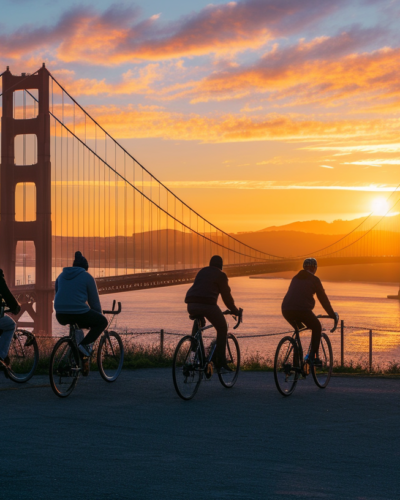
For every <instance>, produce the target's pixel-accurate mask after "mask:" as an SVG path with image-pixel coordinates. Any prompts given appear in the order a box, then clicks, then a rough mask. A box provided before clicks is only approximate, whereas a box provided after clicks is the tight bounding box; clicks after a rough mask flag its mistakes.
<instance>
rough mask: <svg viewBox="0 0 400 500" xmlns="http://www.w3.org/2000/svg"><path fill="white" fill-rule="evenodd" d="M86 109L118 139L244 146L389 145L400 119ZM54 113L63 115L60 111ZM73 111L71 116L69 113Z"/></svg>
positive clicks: (78, 122)
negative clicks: (362, 142) (309, 143)
mask: <svg viewBox="0 0 400 500" xmlns="http://www.w3.org/2000/svg"><path fill="white" fill-rule="evenodd" d="M86 110H87V111H88V112H89V113H90V114H91V115H92V116H93V117H94V118H95V119H96V120H97V121H98V122H99V123H100V124H101V125H102V126H103V127H104V128H105V129H106V130H107V131H108V132H109V133H110V134H111V135H112V136H113V137H115V138H119V139H121V138H132V137H135V138H150V137H152V138H162V139H170V140H182V141H189V140H193V141H200V142H214V143H216V142H241V141H261V140H285V141H294V142H298V141H302V142H303V141H328V140H332V139H335V140H351V139H355V138H359V139H362V140H367V139H368V138H370V139H371V140H376V137H380V138H382V140H386V141H390V140H392V141H393V140H394V139H396V138H397V137H398V135H399V132H400V121H399V120H395V119H386V120H378V119H373V120H346V119H343V120H332V121H326V120H320V121H318V120H316V119H310V118H308V117H307V116H299V115H295V116H291V115H280V114H277V113H270V114H267V115H262V116H252V117H248V116H245V117H243V116H241V115H235V114H220V115H216V114H211V115H209V116H203V115H200V114H194V113H191V114H184V113H177V112H170V111H168V110H162V109H161V110H160V109H142V108H141V107H134V106H132V105H129V106H126V107H124V108H121V107H119V106H89V107H87V108H86ZM72 112H73V108H72V107H71V109H70V110H69V111H68V112H67V111H66V110H64V118H65V119H66V117H68V116H69V115H70V117H69V120H72V114H71V113H72ZM54 113H55V114H56V115H57V116H61V115H60V113H61V111H60V109H58V108H55V111H54ZM68 113H69V115H68ZM75 127H76V130H77V131H80V132H81V133H83V132H84V128H85V124H84V121H83V120H82V119H79V118H78V117H76V118H75Z"/></svg>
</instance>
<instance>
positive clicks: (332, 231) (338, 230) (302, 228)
mask: <svg viewBox="0 0 400 500" xmlns="http://www.w3.org/2000/svg"><path fill="white" fill-rule="evenodd" d="M394 217H396V218H397V219H398V221H399V223H400V216H399V215H395V216H394ZM380 218H381V217H380V216H372V219H376V222H378V220H379V219H380ZM364 219H365V217H361V218H359V219H353V220H341V219H338V220H335V221H333V222H326V221H324V220H308V221H304V222H292V223H291V224H285V225H283V226H270V227H266V228H265V229H260V230H259V231H256V232H257V233H267V232H272V231H299V232H301V233H313V234H325V235H342V234H347V233H349V232H350V231H352V230H353V229H354V228H356V227H357V226H358V225H359V224H361V222H362V221H363V220H364Z"/></svg>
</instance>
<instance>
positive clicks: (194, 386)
mask: <svg viewBox="0 0 400 500" xmlns="http://www.w3.org/2000/svg"><path fill="white" fill-rule="evenodd" d="M172 378H173V381H174V386H175V390H176V392H177V393H178V396H180V397H181V398H182V399H185V400H189V399H192V397H193V396H194V395H195V394H196V392H197V390H198V388H199V386H200V382H201V380H202V378H203V356H202V352H201V348H200V342H199V341H198V340H197V339H195V338H193V337H192V336H191V335H187V336H186V337H183V339H181V340H180V341H179V343H178V345H177V346H176V349H175V353H174V359H173V365H172Z"/></svg>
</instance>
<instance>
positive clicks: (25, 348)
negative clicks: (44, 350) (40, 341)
mask: <svg viewBox="0 0 400 500" xmlns="http://www.w3.org/2000/svg"><path fill="white" fill-rule="evenodd" d="M8 355H9V358H10V366H11V369H10V371H9V376H10V378H11V379H12V380H14V382H20V383H23V382H26V381H28V380H29V379H30V378H31V377H32V375H33V374H34V372H35V370H36V366H37V364H38V361H39V349H38V345H37V342H36V339H35V337H34V335H33V334H32V333H31V332H28V331H26V330H16V332H15V333H14V336H13V339H12V342H11V346H10V349H9V353H8Z"/></svg>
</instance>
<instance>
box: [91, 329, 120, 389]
mask: <svg viewBox="0 0 400 500" xmlns="http://www.w3.org/2000/svg"><path fill="white" fill-rule="evenodd" d="M123 364H124V346H123V344H122V340H121V337H120V336H119V335H118V333H116V332H105V333H104V335H103V336H102V337H101V339H100V343H99V348H98V350H97V365H98V367H99V371H100V375H101V376H102V377H103V379H104V380H105V381H106V382H114V381H115V380H117V378H118V376H119V374H120V373H121V370H122V365H123Z"/></svg>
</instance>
